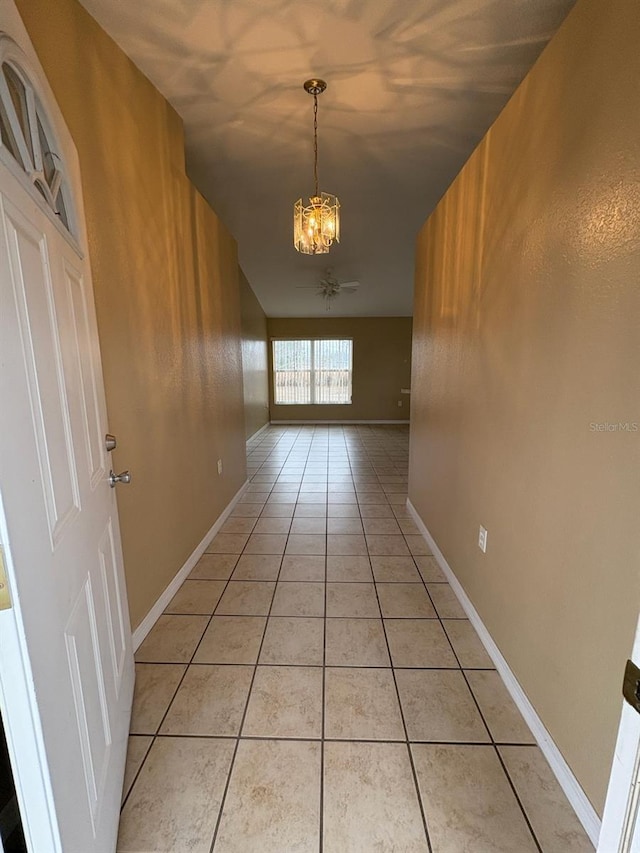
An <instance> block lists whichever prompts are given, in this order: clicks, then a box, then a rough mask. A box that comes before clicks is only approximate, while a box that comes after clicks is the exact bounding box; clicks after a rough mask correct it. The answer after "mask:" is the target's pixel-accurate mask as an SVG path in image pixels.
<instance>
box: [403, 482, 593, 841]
mask: <svg viewBox="0 0 640 853" xmlns="http://www.w3.org/2000/svg"><path fill="white" fill-rule="evenodd" d="M407 509H408V510H409V512H410V513H411V516H412V517H413V520H414V521H415V523H416V525H417V527H418V529H419V530H420V533H421V534H422V535H423V536H424V538H425V539H426V541H427V542H428V544H429V546H430V547H431V551H432V553H433V556H434V557H435V559H436V561H437V563H438V565H439V566H440V568H441V569H442V571H443V572H444V574H445V575H446V577H447V580H448V581H449V583H450V585H451V588H452V589H453V591H454V592H455V594H456V596H457V598H458V601H459V602H460V604H461V605H462V608H463V610H464V611H465V613H466V614H467V616H468V617H469V621H470V622H471V624H472V625H473V627H474V628H475V629H476V631H477V632H478V636H479V637H480V640H481V641H482V644H483V646H484V647H485V649H486V650H487V653H488V655H489V657H490V658H491V660H492V661H493V663H494V664H495V667H496V670H497V671H498V674H499V675H500V677H501V678H502V680H503V681H504V684H505V687H506V688H507V690H508V691H509V693H510V695H511V698H512V699H513V701H514V702H515V703H516V705H517V707H518V709H519V711H520V713H521V714H522V716H523V717H524V720H525V722H526V723H527V725H528V726H529V728H530V729H531V733H532V734H533V736H534V738H535V739H536V742H537V744H538V746H539V747H540V749H541V750H542V753H543V754H544V756H545V758H546V759H547V761H548V763H549V766H550V767H551V770H552V771H553V773H554V775H555V777H556V779H557V780H558V782H559V784H560V787H561V788H562V790H563V791H564V793H565V796H566V797H567V799H568V800H569V803H570V804H571V806H572V808H573V810H574V811H575V813H576V815H577V817H578V820H579V821H580V823H581V824H582V826H583V827H584V830H585V832H586V833H587V835H588V836H589V838H590V839H591V841H592V842H593V845H594V846H595V847H597V846H598V836H599V835H600V823H601V821H600V818H599V817H598V814H597V812H596V810H595V809H594V808H593V806H592V805H591V803H590V802H589V799H588V797H587V795H586V794H585V792H584V791H583V790H582V787H581V785H580V783H579V782H578V780H577V779H576V777H575V776H574V775H573V773H572V771H571V768H570V767H569V765H568V764H567V762H566V761H565V760H564V758H563V757H562V753H561V752H560V750H559V749H558V747H557V746H556V744H555V743H554V741H553V738H552V737H551V735H550V734H549V732H548V731H547V729H546V728H545V726H544V723H543V722H542V720H541V719H540V717H539V716H538V714H537V712H536V710H535V708H534V707H533V705H532V704H531V702H530V701H529V699H528V698H527V695H526V693H525V692H524V690H523V689H522V687H521V686H520V684H519V683H518V680H517V679H516V677H515V675H514V674H513V672H512V671H511V668H510V667H509V664H508V663H507V661H506V660H505V659H504V657H503V656H502V653H501V652H500V649H499V648H498V647H497V645H496V644H495V642H494V641H493V638H492V637H491V634H490V633H489V631H488V630H487V628H486V627H485V624H484V622H483V621H482V619H481V618H480V615H479V614H478V611H477V610H476V609H475V607H474V606H473V604H472V603H471V600H470V598H469V596H468V595H467V594H466V592H465V591H464V589H463V588H462V585H461V583H460V581H459V580H458V579H457V577H456V576H455V574H454V572H453V569H452V568H451V566H450V565H449V564H448V563H447V561H446V559H445V557H444V555H443V553H442V551H441V550H440V549H439V548H438V546H437V544H436V541H435V539H434V538H433V536H432V535H431V534H430V533H429V531H428V530H427V528H426V526H425V524H424V522H423V520H422V519H421V518H420V516H419V515H418V513H417V511H416V508H415V507H414V506H413V504H412V503H411V501H410V500H409V499H408V498H407Z"/></svg>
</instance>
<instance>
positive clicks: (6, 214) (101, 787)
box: [0, 0, 134, 853]
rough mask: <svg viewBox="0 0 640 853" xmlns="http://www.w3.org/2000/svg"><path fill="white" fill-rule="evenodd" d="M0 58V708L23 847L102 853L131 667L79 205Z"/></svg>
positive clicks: (111, 834)
mask: <svg viewBox="0 0 640 853" xmlns="http://www.w3.org/2000/svg"><path fill="white" fill-rule="evenodd" d="M3 5H4V0H3ZM0 23H4V22H0ZM0 60H2V63H3V64H2V68H1V69H0V72H1V73H0V126H1V127H2V133H3V139H2V142H3V144H2V146H0V155H1V156H0V441H1V445H0V496H1V501H2V508H1V510H0V512H1V513H2V519H1V521H2V524H1V525H0V536H1V537H2V546H3V549H4V556H5V562H6V563H7V569H8V575H9V585H10V587H11V595H12V600H13V610H12V611H4V612H2V613H0V644H1V642H2V639H3V637H4V636H7V637H8V638H9V639H8V640H7V642H6V643H5V645H4V647H2V648H0V679H1V680H2V691H1V698H2V702H3V709H2V710H3V716H4V717H5V724H6V726H7V730H8V731H7V734H8V739H9V742H10V749H11V751H12V758H13V762H14V765H15V766H14V769H15V773H16V777H17V788H18V795H19V799H20V803H21V806H22V811H23V822H24V824H25V832H26V835H27V838H28V839H30V841H29V843H30V845H31V847H32V850H33V853H49V851H50V850H51V851H57V850H59V851H61V853H113V851H114V850H115V846H116V838H117V830H118V819H119V806H120V798H121V790H122V779H123V773H124V763H125V757H126V744H127V735H128V730H129V716H130V710H131V700H132V692H133V677H134V675H133V672H134V670H133V656H132V650H131V632H130V625H129V616H128V610H127V602H126V591H125V583H124V575H123V566H122V556H121V545H120V533H119V527H118V517H117V511H116V502H115V494H114V490H113V489H111V488H110V485H109V480H108V477H109V470H110V457H109V454H108V453H107V451H106V449H105V433H106V431H107V429H106V427H107V424H106V409H105V402H104V389H103V381H102V371H101V365H100V352H99V347H98V336H97V327H96V321H95V309H94V302H93V292H92V285H91V275H90V268H89V262H88V257H87V255H86V253H84V254H83V250H82V249H81V248H80V247H81V246H82V245H83V243H84V226H83V222H82V204H81V201H80V200H79V199H78V198H77V195H75V193H77V191H78V181H77V180H75V181H74V180H73V176H72V174H71V173H72V171H73V166H72V165H69V162H70V160H72V159H73V156H72V153H71V152H70V151H69V150H68V146H69V141H68V139H65V140H64V144H62V143H60V138H58V139H56V138H54V128H55V129H56V130H60V124H59V117H58V118H57V119H56V121H57V125H55V124H54V122H53V120H51V122H50V123H49V124H47V122H48V119H47V117H46V114H45V107H44V104H45V93H44V92H41V91H39V89H38V79H39V78H38V77H37V75H38V73H40V74H41V72H38V71H37V70H34V69H33V57H32V56H31V57H29V58H27V55H26V54H23V53H21V51H20V50H19V49H18V48H17V47H15V46H14V45H13V43H12V42H8V41H7V40H6V39H5V40H3V41H2V43H0ZM27 62H31V68H30V69H29V71H26V70H25V68H24V67H23V65H24V64H26V63H27ZM7 65H9V66H10V67H9V70H7ZM30 75H33V76H30ZM34 76H36V80H34ZM40 82H43V81H42V80H41V78H40ZM7 96H8V97H7ZM47 98H50V93H48V92H47ZM9 99H10V100H9ZM49 105H50V101H49V102H48V103H47V106H49ZM18 137H20V138H18ZM56 146H59V147H58V150H56ZM65 146H66V148H67V150H66V151H65V150H63V149H64V147H65ZM36 149H37V150H36ZM65 164H66V165H65ZM76 177H77V176H76ZM85 251H86V250H85ZM2 510H3V511H2ZM12 628H15V631H14V632H13V633H12ZM3 631H5V632H6V634H5V633H3ZM11 642H14V643H15V645H16V649H19V653H20V655H21V657H22V670H23V672H24V673H25V674H26V677H25V678H24V685H23V684H22V680H21V678H19V677H18V678H17V679H16V687H15V695H12V687H11V682H10V680H9V679H8V671H9V670H10V669H11V668H12V667H15V665H16V661H15V658H16V655H15V654H13V655H11V656H9V647H10V643H11ZM31 680H32V683H30V682H31ZM25 697H26V698H25ZM21 702H22V706H23V707H24V706H25V703H26V705H27V706H28V708H29V712H30V716H29V719H27V718H26V717H25V718H24V719H23V718H21V717H20V716H18V714H17V708H18V706H19V704H20V703H21ZM23 716H24V715H23ZM23 728H24V731H23V730H22V729H23ZM29 736H31V737H32V738H33V749H30V748H29V743H28V739H29ZM20 744H23V745H24V744H26V746H24V747H23V748H22V747H21V746H20ZM34 761H37V762H38V763H39V765H40V766H39V767H38V768H37V772H36V768H34V767H33V766H32V765H33V763H34ZM36 777H38V778H39V780H40V781H39V783H38V782H36V783H33V781H29V780H30V779H31V780H33V779H35V778H36ZM38 785H39V788H40V791H39V792H38V790H36V789H38ZM38 794H40V795H41V797H42V798H43V799H44V801H46V813H44V814H43V813H42V810H41V809H39V808H37V807H36V804H37V796H38ZM43 823H47V826H46V827H45V826H43V825H42V824H43ZM47 833H49V836H47ZM47 838H49V840H45V841H42V839H47ZM36 839H40V840H38V841H36Z"/></svg>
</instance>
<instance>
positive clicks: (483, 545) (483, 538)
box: [478, 525, 487, 554]
mask: <svg viewBox="0 0 640 853" xmlns="http://www.w3.org/2000/svg"><path fill="white" fill-rule="evenodd" d="M478 548H480V550H481V551H482V553H483V554H486V552H487V531H486V529H485V528H484V527H483V526H482V525H480V532H479V533H478Z"/></svg>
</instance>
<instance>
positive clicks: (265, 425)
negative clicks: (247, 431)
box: [246, 421, 271, 444]
mask: <svg viewBox="0 0 640 853" xmlns="http://www.w3.org/2000/svg"><path fill="white" fill-rule="evenodd" d="M269 426H271V424H270V423H269V421H267V422H266V424H264V426H261V427H260V429H258V430H256V431H255V432H254V433H253V434H252V435H250V436H249V438H248V439H247V441H246V443H247V444H249V442H250V441H255V439H256V438H257V437H258V436H259V435H260V434H261V433H263V432H264V431H265V429H267V427H269Z"/></svg>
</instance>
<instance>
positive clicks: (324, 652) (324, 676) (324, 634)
mask: <svg viewBox="0 0 640 853" xmlns="http://www.w3.org/2000/svg"><path fill="white" fill-rule="evenodd" d="M314 433H315V430H314ZM327 464H328V463H327ZM327 477H328V471H327ZM324 519H325V523H324V611H323V623H322V699H321V701H322V705H321V715H322V716H321V728H320V738H321V739H320V827H319V834H318V850H319V851H320V853H322V851H323V848H324V761H325V754H324V743H325V695H326V683H327V681H326V679H327V544H328V541H329V532H328V528H329V482H328V480H327V491H326V499H325V515H324Z"/></svg>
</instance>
